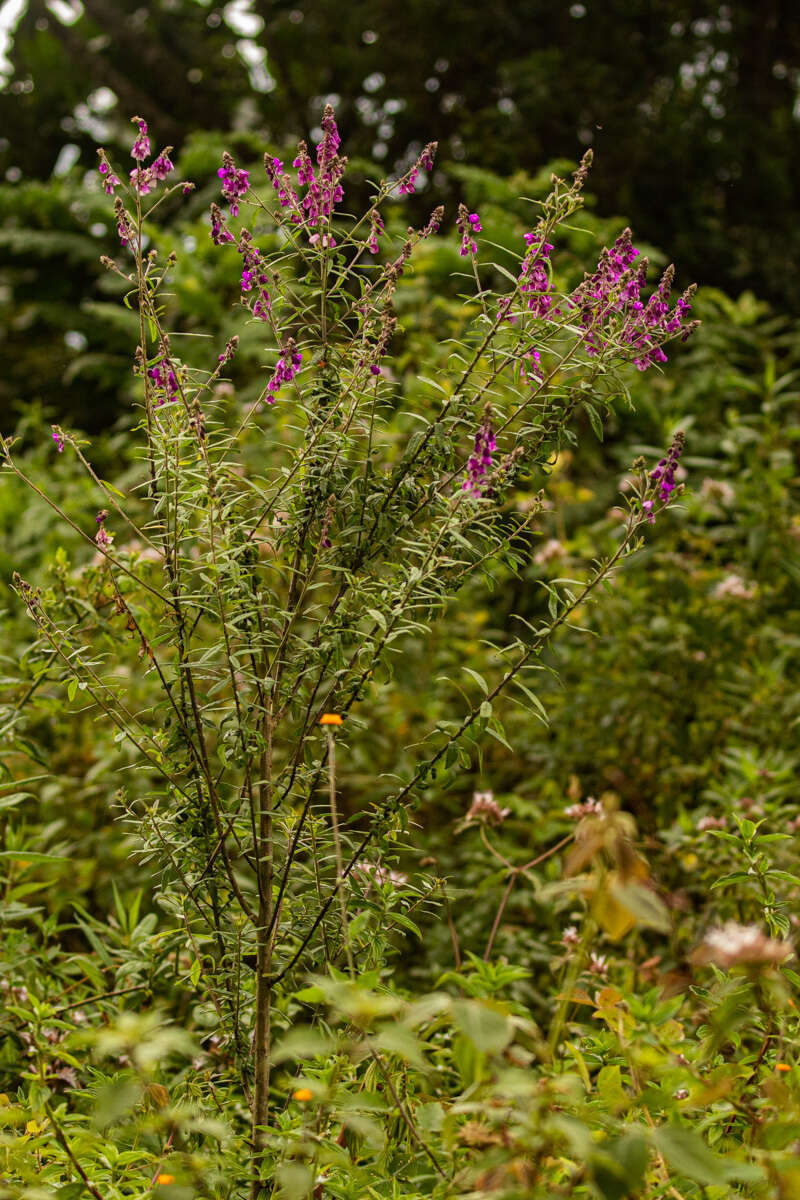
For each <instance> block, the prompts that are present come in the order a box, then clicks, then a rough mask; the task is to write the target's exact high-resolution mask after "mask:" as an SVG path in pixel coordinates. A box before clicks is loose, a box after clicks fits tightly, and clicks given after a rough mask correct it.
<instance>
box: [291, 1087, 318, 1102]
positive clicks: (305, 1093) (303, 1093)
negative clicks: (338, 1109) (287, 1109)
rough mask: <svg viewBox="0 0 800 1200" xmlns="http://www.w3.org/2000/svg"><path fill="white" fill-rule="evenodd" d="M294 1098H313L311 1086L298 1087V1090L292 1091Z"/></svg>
mask: <svg viewBox="0 0 800 1200" xmlns="http://www.w3.org/2000/svg"><path fill="white" fill-rule="evenodd" d="M292 1099H293V1100H301V1101H302V1100H312V1099H313V1095H312V1092H311V1088H298V1089H297V1091H296V1092H292Z"/></svg>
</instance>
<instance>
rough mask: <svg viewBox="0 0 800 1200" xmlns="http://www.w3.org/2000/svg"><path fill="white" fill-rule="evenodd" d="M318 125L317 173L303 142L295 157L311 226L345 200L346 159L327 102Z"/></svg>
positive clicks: (324, 218) (303, 202) (328, 215)
mask: <svg viewBox="0 0 800 1200" xmlns="http://www.w3.org/2000/svg"><path fill="white" fill-rule="evenodd" d="M321 124H322V138H321V140H320V143H319V145H318V146H317V169H318V171H319V174H318V175H315V174H314V168H313V166H312V164H311V159H310V158H309V156H308V149H307V147H306V144H305V142H301V143H300V145H299V147H298V155H297V158H296V159H295V160H294V166H296V167H297V169H298V183H299V184H300V185H301V186H302V185H306V188H307V190H306V194H305V196H304V197H303V201H302V207H303V209H304V210H305V214H306V216H305V219H306V223H307V224H308V225H309V226H311V227H315V226H317V225H319V223H320V222H321V221H323V220H326V219H327V218H328V217H330V215H331V213H332V212H333V210H334V208H335V206H336V205H337V204H339V203H341V201H342V200H343V199H344V190H343V188H342V185H341V182H340V180H341V178H342V176H343V175H344V169H345V166H346V165H347V159H345V158H340V156H339V146H340V144H341V139H340V137H339V130H338V128H337V126H336V119H335V117H334V112H333V109H332V107H331V106H330V104H326V105H325V112H324V113H323V114H322V122H321ZM328 244H329V245H331V244H334V243H332V242H330V243H328Z"/></svg>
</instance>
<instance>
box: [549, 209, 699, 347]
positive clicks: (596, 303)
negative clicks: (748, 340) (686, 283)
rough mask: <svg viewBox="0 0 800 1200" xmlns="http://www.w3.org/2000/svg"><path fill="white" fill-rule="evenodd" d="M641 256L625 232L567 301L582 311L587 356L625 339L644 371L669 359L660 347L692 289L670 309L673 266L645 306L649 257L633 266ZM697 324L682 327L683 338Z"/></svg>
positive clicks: (679, 317) (679, 322)
mask: <svg viewBox="0 0 800 1200" xmlns="http://www.w3.org/2000/svg"><path fill="white" fill-rule="evenodd" d="M638 256H639V251H638V250H637V249H636V247H635V246H633V245H632V243H631V231H630V229H625V230H623V232H622V233H621V234H620V236H619V237H618V238H617V240H616V242H615V243H614V245H613V246H612V247H611V249H610V250H609V249H605V250H603V253H602V254H601V256H600V260H599V262H598V264H597V269H596V271H595V272H594V274H593V275H590V276H587V278H586V279H585V280H584V282H583V283H582V284H581V285H580V287H578V288H577V289H576V290H575V292H573V294H572V296H571V297H570V301H569V302H570V307H572V308H577V309H579V310H580V322H581V325H582V326H583V328H584V330H585V331H586V332H585V334H584V343H585V346H586V352H587V354H588V355H590V356H591V357H593V356H594V355H597V354H599V353H600V352H601V351H603V350H604V349H605V348H606V346H607V345H609V344H610V343H612V342H613V343H617V344H618V343H622V344H623V345H626V346H629V347H630V349H631V352H632V355H631V357H632V361H633V363H634V365H635V366H636V368H637V369H638V370H640V371H646V370H647V368H648V367H651V366H653V364H654V363H664V362H666V361H667V356H666V354H665V353H664V351H663V349H662V345H663V343H664V342H665V341H666V340H667V339H668V338H669V337H670V336H671V335H672V334H674V333H677V332H678V330H679V329H680V328H681V327H682V324H683V321H684V318H685V316H686V314H687V313H688V311H689V308H690V303H689V302H690V298H691V296H692V294H693V292H694V288H689V289H687V291H686V292H684V294H683V296H681V298H680V299H679V300H678V302H677V304H676V306H675V309H674V310H673V311H672V313H670V311H669V297H670V291H671V288H672V280H673V277H674V274H675V270H674V267H671V266H670V267H668V268H667V270H666V271H665V272H664V274H663V275H662V277H661V280H660V282H659V285H658V287H657V288H656V290H655V292H654V293H653V295H652V296H651V297H650V299H649V300H648V301H647V303H646V304H645V303H644V301H643V300H642V290H643V288H644V286H645V284H646V281H647V260H646V259H642V261H641V262H640V263H639V264H638V265H637V266H634V259H636V258H637V257H638ZM693 328H694V326H693V325H692V324H689V325H687V326H685V327H684V332H683V339H684V341H685V339H686V338H687V337H688V336H689V334H690V333H691V332H692V329H693Z"/></svg>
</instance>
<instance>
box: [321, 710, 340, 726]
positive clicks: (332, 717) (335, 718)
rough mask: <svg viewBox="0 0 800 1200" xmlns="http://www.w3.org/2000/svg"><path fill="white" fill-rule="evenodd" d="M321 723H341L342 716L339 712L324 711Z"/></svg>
mask: <svg viewBox="0 0 800 1200" xmlns="http://www.w3.org/2000/svg"><path fill="white" fill-rule="evenodd" d="M319 723H320V725H341V724H342V718H341V717H340V716H339V714H338V713H323V714H322V716H321V717H320V719H319Z"/></svg>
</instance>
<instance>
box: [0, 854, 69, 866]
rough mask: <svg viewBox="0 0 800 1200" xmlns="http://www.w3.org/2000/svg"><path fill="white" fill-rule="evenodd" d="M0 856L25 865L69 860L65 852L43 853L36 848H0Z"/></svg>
mask: <svg viewBox="0 0 800 1200" xmlns="http://www.w3.org/2000/svg"><path fill="white" fill-rule="evenodd" d="M0 858H10V859H15V860H16V861H17V862H19V863H25V865H26V866H38V865H39V864H40V863H63V862H69V859H68V858H67V856H66V855H65V854H44V853H42V852H40V851H36V850H0Z"/></svg>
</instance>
